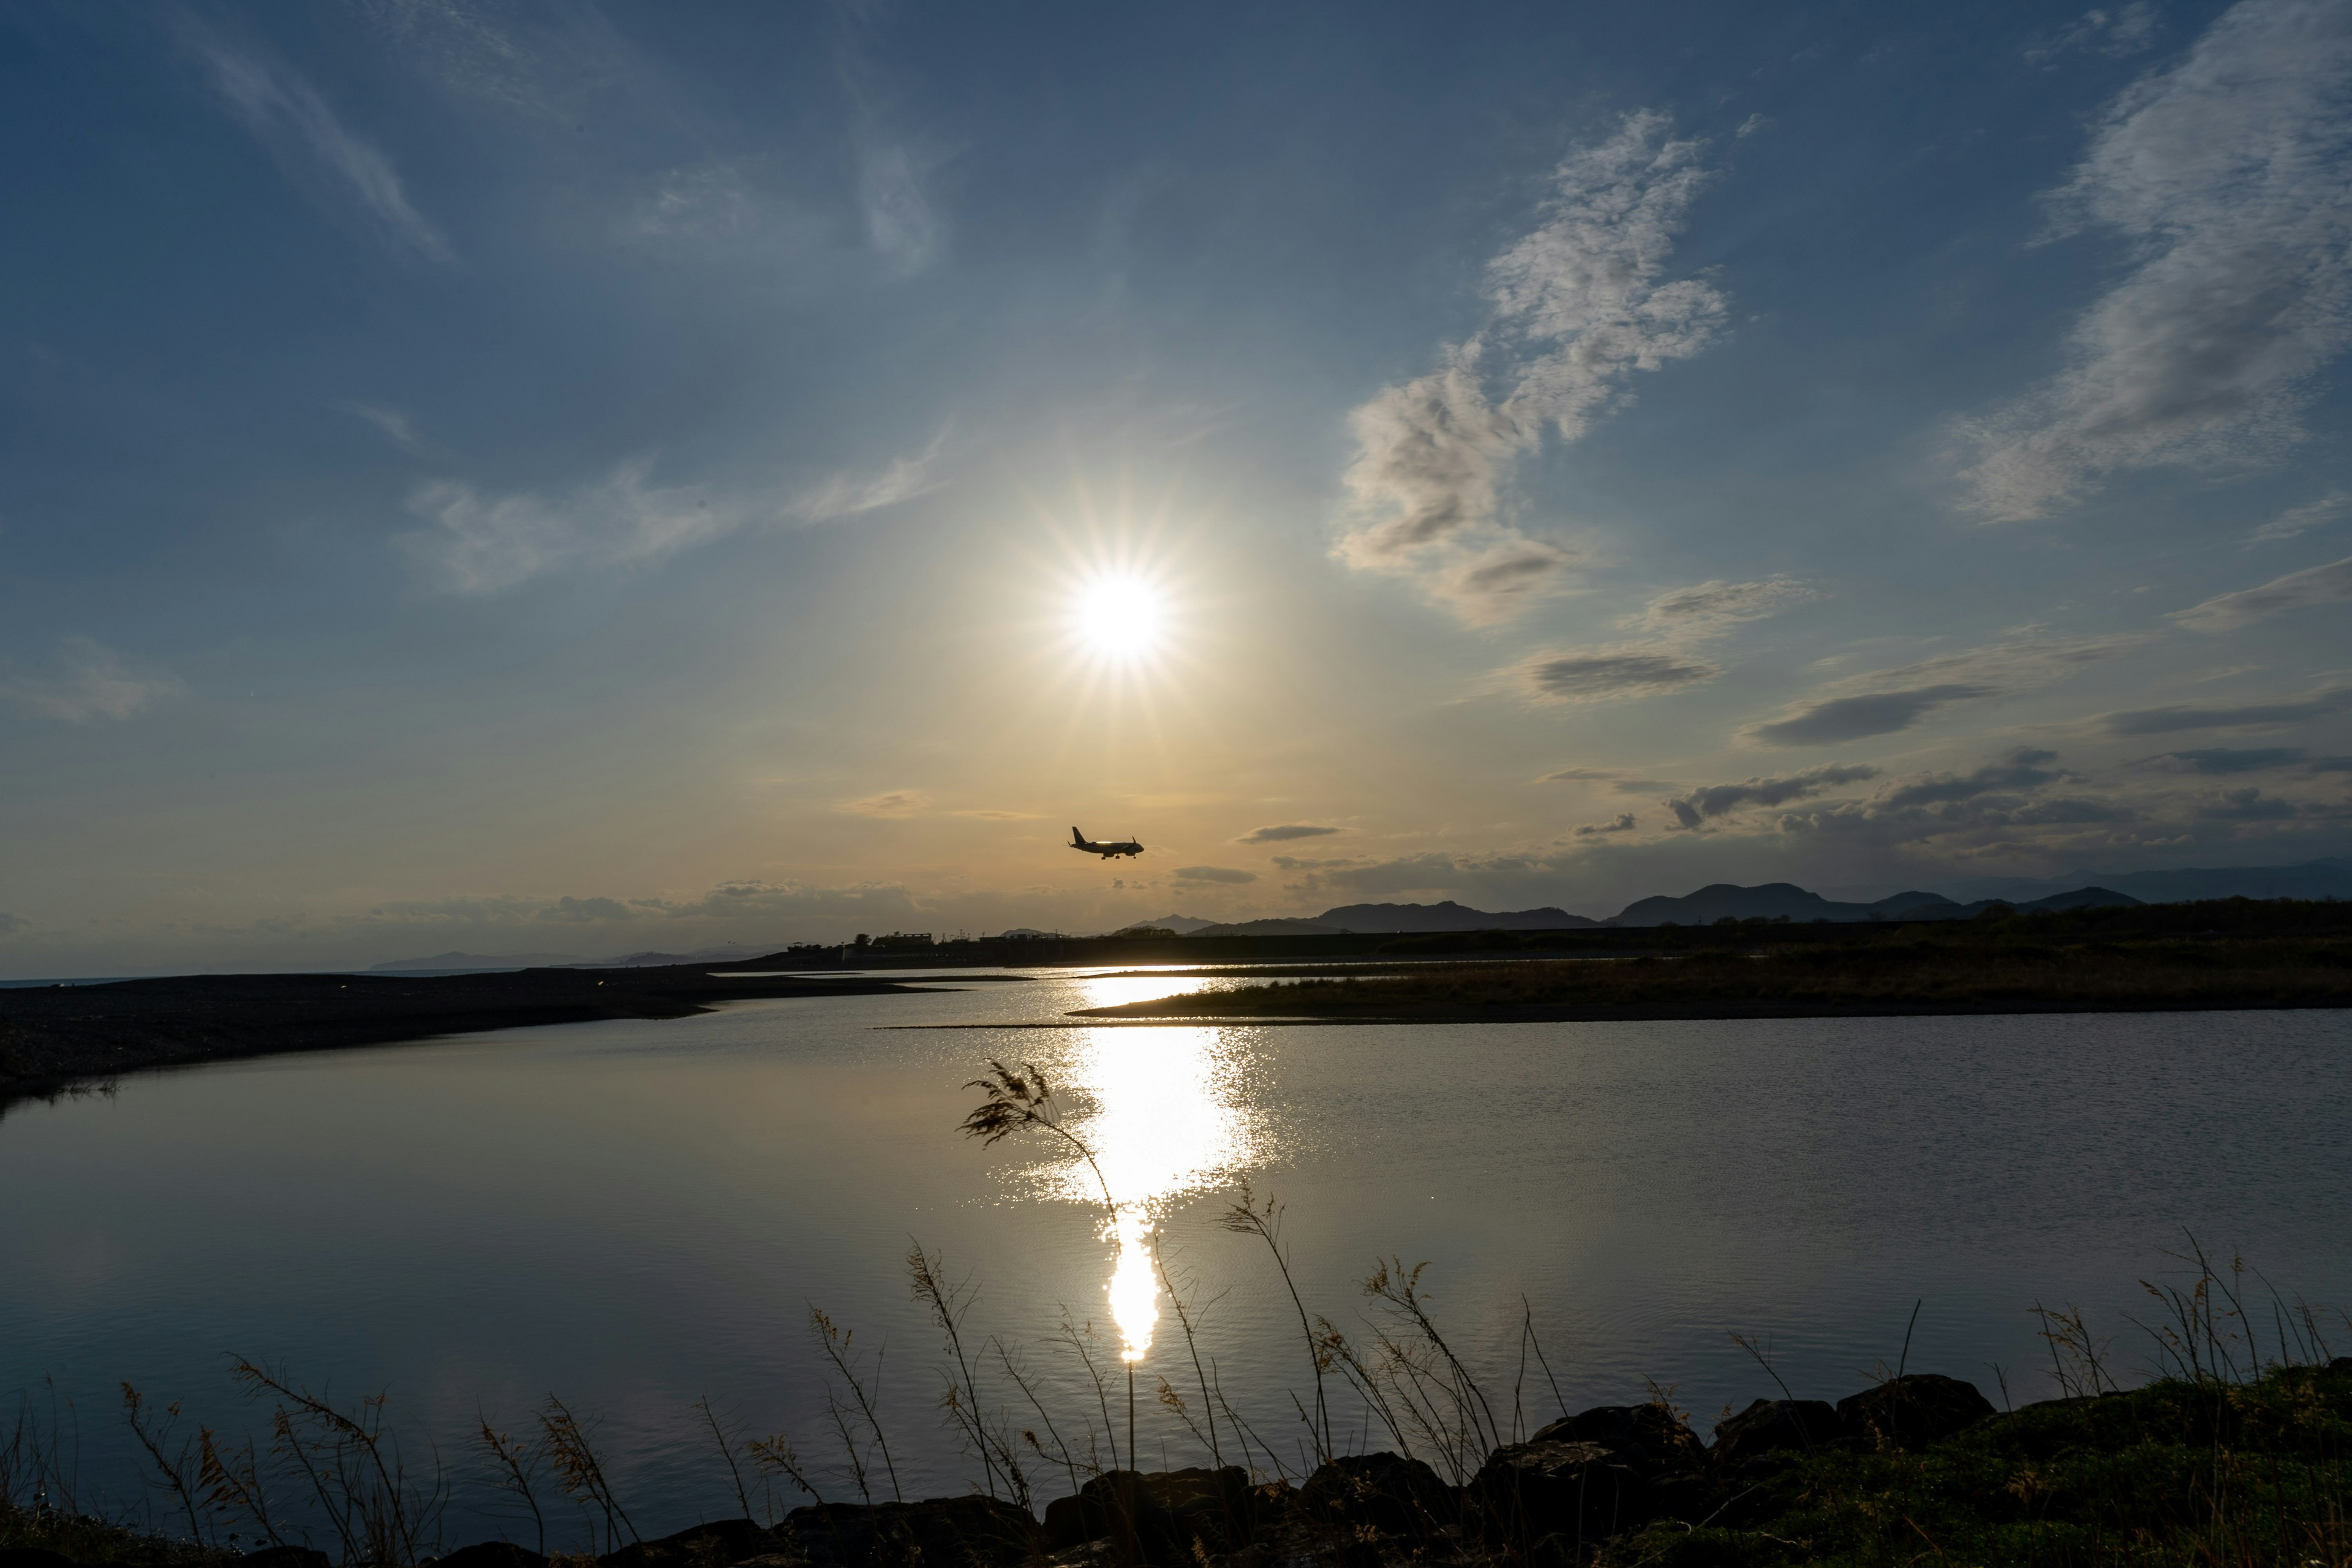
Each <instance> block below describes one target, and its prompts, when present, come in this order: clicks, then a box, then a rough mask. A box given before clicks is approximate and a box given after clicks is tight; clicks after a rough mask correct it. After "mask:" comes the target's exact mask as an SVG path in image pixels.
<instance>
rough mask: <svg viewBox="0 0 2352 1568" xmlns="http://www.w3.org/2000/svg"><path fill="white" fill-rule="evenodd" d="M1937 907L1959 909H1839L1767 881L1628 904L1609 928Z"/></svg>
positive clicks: (1899, 897)
mask: <svg viewBox="0 0 2352 1568" xmlns="http://www.w3.org/2000/svg"><path fill="white" fill-rule="evenodd" d="M1938 905H1942V906H1945V907H1948V908H1958V905H1957V904H1955V903H1954V902H1953V900H1950V899H1948V898H1945V897H1944V896H1943V895H1942V894H1940V893H1918V892H1912V893H1896V894H1894V895H1893V896H1891V897H1888V898H1884V899H1880V900H1876V901H1875V902H1874V903H1867V904H1841V903H1834V902H1832V900H1828V899H1825V898H1823V897H1822V896H1821V895H1820V894H1819V893H1809V892H1807V891H1806V890H1805V889H1802V888H1800V887H1799V886H1797V885H1796V884H1795V883H1794V882H1767V883H1765V884H1764V885H1763V886H1761V887H1759V888H1740V887H1734V886H1733V885H1732V884H1731V883H1729V882H1716V883H1713V884H1711V885H1709V886H1707V887H1704V888H1701V889H1699V890H1698V891H1696V892H1695V893H1685V894H1684V895H1683V896H1682V897H1681V898H1679V899H1675V898H1668V897H1666V896H1664V895H1663V894H1661V895H1659V896H1657V897H1654V898H1647V899H1639V900H1635V901H1634V902H1633V903H1630V904H1627V905H1626V906H1625V907H1624V909H1623V910H1620V911H1619V913H1618V916H1617V918H1616V919H1615V920H1613V921H1610V922H1609V923H1610V924H1612V925H1621V926H1661V925H1664V924H1665V923H1666V922H1667V921H1673V922H1674V923H1675V925H1678V926H1703V925H1712V924H1714V923H1715V922H1716V921H1719V920H1723V919H1726V918H1729V919H1731V920H1736V921H1755V920H1764V921H1778V920H1789V921H1866V920H1885V919H1886V918H1888V917H1889V916H1891V915H1893V914H1895V913H1896V912H1898V911H1903V910H1921V911H1922V912H1924V911H1926V910H1929V909H1932V908H1934V907H1936V906H1938ZM1913 918H1914V919H1917V918H1919V916H1916V915H1915V916H1913Z"/></svg>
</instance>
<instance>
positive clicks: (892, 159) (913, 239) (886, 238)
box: [857, 146, 946, 278]
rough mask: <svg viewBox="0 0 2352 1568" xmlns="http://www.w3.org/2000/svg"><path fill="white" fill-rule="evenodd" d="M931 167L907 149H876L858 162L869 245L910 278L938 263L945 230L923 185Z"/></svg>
mask: <svg viewBox="0 0 2352 1568" xmlns="http://www.w3.org/2000/svg"><path fill="white" fill-rule="evenodd" d="M929 174H930V167H929V163H927V162H926V161H925V160H923V159H921V158H919V157H918V156H917V155H916V153H914V152H913V151H912V150H911V149H909V148H907V147H903V146H872V147H867V148H866V149H865V150H863V151H862V152H861V153H859V154H858V159H857V207H858V212H859V214H860V216H863V217H864V219H865V220H866V243H868V244H869V245H871V246H873V247H874V248H875V250H876V252H877V253H878V254H879V255H880V256H881V257H882V258H883V260H884V261H885V262H886V263H887V264H888V266H889V268H890V270H891V271H892V272H894V273H896V274H897V275H898V276H899V277H901V278H911V277H913V276H914V275H915V274H916V273H918V272H920V271H922V270H923V269H924V268H928V267H929V266H930V264H931V263H932V262H934V261H936V260H938V259H939V256H940V250H941V248H942V247H943V246H944V245H945V243H946V235H945V230H944V228H943V226H942V225H941V222H940V216H939V214H938V212H937V211H936V209H935V208H934V207H933V205H932V204H931V199H930V196H929V193H928V192H927V191H926V189H925V187H924V182H925V181H926V180H927V179H928V178H929Z"/></svg>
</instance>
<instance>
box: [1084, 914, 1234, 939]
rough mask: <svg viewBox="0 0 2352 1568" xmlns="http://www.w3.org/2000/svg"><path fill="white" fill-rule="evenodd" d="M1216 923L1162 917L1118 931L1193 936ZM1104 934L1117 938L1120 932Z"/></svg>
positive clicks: (1127, 925)
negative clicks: (1166, 932) (1143, 930)
mask: <svg viewBox="0 0 2352 1568" xmlns="http://www.w3.org/2000/svg"><path fill="white" fill-rule="evenodd" d="M1216 923H1217V922H1216V921H1204V920H1196V919H1194V918H1193V917H1192V916H1191V915H1161V916H1160V918H1159V919H1158V920H1156V921H1128V922H1127V923H1126V924H1125V925H1123V926H1121V927H1119V928H1118V931H1136V930H1139V929H1141V928H1146V927H1148V928H1150V929H1151V930H1153V931H1174V932H1175V933H1176V934H1177V935H1178V936H1191V935H1192V933H1193V932H1194V931H1203V930H1206V929H1207V928H1208V927H1210V926H1213V925H1215V924H1216ZM1118 931H1107V932H1105V933H1104V934H1105V935H1108V936H1117V935H1118Z"/></svg>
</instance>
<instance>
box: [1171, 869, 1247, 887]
mask: <svg viewBox="0 0 2352 1568" xmlns="http://www.w3.org/2000/svg"><path fill="white" fill-rule="evenodd" d="M1175 877H1176V879H1177V880H1178V881H1180V882H1221V883H1224V884H1227V885H1229V886H1233V887H1239V886H1240V885H1241V884H1242V883H1244V882H1255V881H1256V880H1257V873H1256V872H1255V871H1244V870H1241V869H1239V868H1235V867H1232V866H1179V867H1178V868H1176V871H1175Z"/></svg>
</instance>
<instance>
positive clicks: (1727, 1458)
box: [1711, 1399, 1846, 1468]
mask: <svg viewBox="0 0 2352 1568" xmlns="http://www.w3.org/2000/svg"><path fill="white" fill-rule="evenodd" d="M1845 1435H1846V1433H1845V1424H1844V1423H1843V1422H1842V1421H1840V1420H1839V1419H1838V1413H1837V1412H1836V1411H1835V1410H1832V1408H1830V1406H1829V1405H1828V1404H1827V1403H1825V1402H1824V1401H1822V1400H1819V1399H1759V1400H1758V1401H1756V1402H1755V1403H1754V1404H1753V1405H1749V1406H1748V1408H1747V1409H1745V1410H1743V1411H1741V1412H1740V1413H1739V1414H1738V1415H1727V1416H1725V1417H1724V1418H1723V1419H1722V1420H1720V1421H1718V1422H1717V1423H1716V1424H1715V1447H1714V1448H1713V1449H1712V1450H1711V1455H1712V1458H1714V1460H1715V1462H1716V1464H1717V1465H1718V1466H1728V1467H1733V1468H1738V1467H1743V1466H1745V1465H1747V1464H1748V1462H1749V1461H1751V1460H1754V1459H1756V1458H1760V1457H1761V1456H1763V1455H1766V1454H1776V1453H1797V1454H1810V1453H1812V1452H1814V1451H1816V1450H1818V1449H1821V1448H1825V1447H1829V1446H1830V1445H1832V1444H1833V1443H1837V1442H1839V1441H1841V1440H1842V1439H1843V1437H1844V1436H1845Z"/></svg>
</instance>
